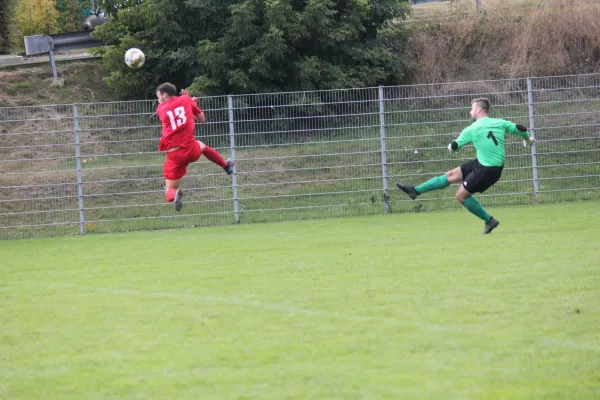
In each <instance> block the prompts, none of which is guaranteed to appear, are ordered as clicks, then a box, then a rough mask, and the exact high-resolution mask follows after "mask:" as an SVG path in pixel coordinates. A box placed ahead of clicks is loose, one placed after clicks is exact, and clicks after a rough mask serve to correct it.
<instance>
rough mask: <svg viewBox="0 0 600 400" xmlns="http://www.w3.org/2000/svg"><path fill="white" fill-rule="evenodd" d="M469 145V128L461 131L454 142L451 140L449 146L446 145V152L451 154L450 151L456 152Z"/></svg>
mask: <svg viewBox="0 0 600 400" xmlns="http://www.w3.org/2000/svg"><path fill="white" fill-rule="evenodd" d="M469 143H471V129H470V127H468V128H465V129H463V131H462V132H461V133H460V135H459V136H458V137H457V138H456V140H453V141H452V142H450V144H449V145H448V150H449V151H450V152H452V151H458V150H459V149H460V148H462V147H463V146H464V145H466V144H469Z"/></svg>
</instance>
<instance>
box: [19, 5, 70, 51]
mask: <svg viewBox="0 0 600 400" xmlns="http://www.w3.org/2000/svg"><path fill="white" fill-rule="evenodd" d="M58 17H59V13H58V11H57V10H56V7H55V3H54V1H53V0H17V4H16V7H15V11H14V19H15V30H14V33H13V34H11V40H12V42H13V46H14V47H15V48H17V49H21V50H22V49H23V48H24V43H23V36H29V35H41V34H50V33H58V32H59V31H60V27H59V24H58Z"/></svg>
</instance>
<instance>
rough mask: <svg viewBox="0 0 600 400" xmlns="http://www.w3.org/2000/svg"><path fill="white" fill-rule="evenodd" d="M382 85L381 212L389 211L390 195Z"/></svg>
mask: <svg viewBox="0 0 600 400" xmlns="http://www.w3.org/2000/svg"><path fill="white" fill-rule="evenodd" d="M383 100H384V93H383V86H379V131H380V132H381V173H382V176H383V212H384V213H385V214H388V213H389V212H390V195H389V189H388V181H387V153H386V149H385V104H384V101H383Z"/></svg>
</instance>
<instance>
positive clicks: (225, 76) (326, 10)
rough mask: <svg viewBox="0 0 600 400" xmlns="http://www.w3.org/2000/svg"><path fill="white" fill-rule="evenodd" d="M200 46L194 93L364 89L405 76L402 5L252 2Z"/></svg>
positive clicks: (354, 0)
mask: <svg viewBox="0 0 600 400" xmlns="http://www.w3.org/2000/svg"><path fill="white" fill-rule="evenodd" d="M229 11H230V13H229V15H228V20H227V24H226V26H227V30H226V31H225V33H224V35H222V36H221V37H219V38H218V39H217V40H212V41H211V40H204V41H202V42H201V43H200V45H199V50H198V54H199V59H200V64H201V66H202V67H203V72H204V73H203V75H202V76H200V77H199V78H197V79H196V80H195V82H194V86H193V88H195V89H197V90H198V91H201V92H205V93H223V92H227V93H243V92H257V91H265V90H267V91H280V90H286V91H288V90H289V91H292V90H311V89H333V88H348V87H364V86H371V85H377V84H382V83H393V82H398V81H399V79H400V78H401V77H402V70H401V68H400V66H401V65H402V64H401V62H400V60H399V54H400V51H399V47H400V45H401V43H402V37H401V35H400V33H401V32H400V31H398V30H396V29H394V28H391V27H389V22H390V21H391V20H392V19H394V18H401V17H404V16H405V14H406V13H407V5H406V4H404V2H401V1H398V0H337V1H336V0H245V1H242V2H239V3H237V4H234V5H232V6H231V7H230V8H229Z"/></svg>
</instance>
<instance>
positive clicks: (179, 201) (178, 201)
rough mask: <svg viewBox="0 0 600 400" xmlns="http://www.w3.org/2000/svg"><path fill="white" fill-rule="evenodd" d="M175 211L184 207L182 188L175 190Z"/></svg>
mask: <svg viewBox="0 0 600 400" xmlns="http://www.w3.org/2000/svg"><path fill="white" fill-rule="evenodd" d="M174 203H175V211H181V207H183V191H182V190H181V189H177V192H175V200H174Z"/></svg>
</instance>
